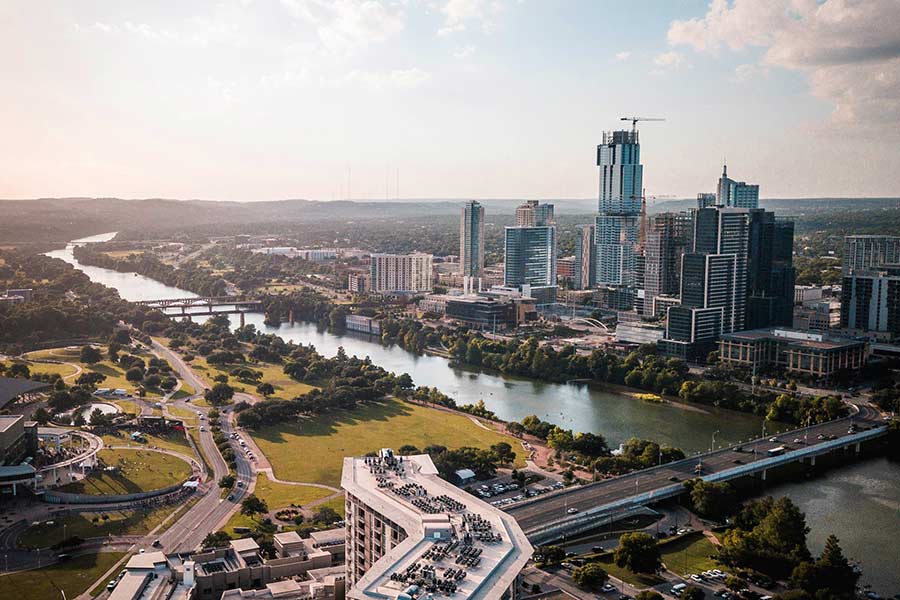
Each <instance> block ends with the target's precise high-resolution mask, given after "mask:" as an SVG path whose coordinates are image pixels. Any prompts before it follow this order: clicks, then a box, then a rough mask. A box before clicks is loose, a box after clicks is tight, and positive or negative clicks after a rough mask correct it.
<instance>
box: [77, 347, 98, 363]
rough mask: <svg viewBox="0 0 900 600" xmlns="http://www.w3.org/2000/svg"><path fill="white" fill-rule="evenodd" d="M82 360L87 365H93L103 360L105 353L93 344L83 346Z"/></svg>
mask: <svg viewBox="0 0 900 600" xmlns="http://www.w3.org/2000/svg"><path fill="white" fill-rule="evenodd" d="M80 360H81V362H83V363H84V364H86V365H93V364H97V363H98V362H100V361H101V360H103V355H102V354H100V350H98V349H97V348H94V347H93V346H82V347H81V357H80Z"/></svg>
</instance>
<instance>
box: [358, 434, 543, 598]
mask: <svg viewBox="0 0 900 600" xmlns="http://www.w3.org/2000/svg"><path fill="white" fill-rule="evenodd" d="M341 487H343V488H344V490H345V491H346V511H345V515H346V569H347V570H346V580H345V581H346V585H347V597H348V598H351V599H356V600H365V599H369V598H385V599H390V600H399V599H402V598H410V597H411V596H410V594H409V593H408V592H407V590H408V589H409V588H410V585H411V584H412V583H413V581H412V580H411V579H410V576H409V573H410V572H411V571H410V570H411V569H415V567H414V565H430V564H432V563H436V565H437V567H438V568H435V569H424V570H423V569H421V568H419V569H418V570H417V573H416V577H417V578H421V579H423V580H424V582H423V584H422V585H419V586H417V587H416V591H421V592H422V593H423V594H425V595H424V596H420V597H426V596H427V595H433V596H434V597H435V598H445V597H449V598H465V599H466V600H501V599H508V600H515V599H516V598H517V597H518V591H519V590H518V588H519V574H520V572H521V570H522V568H523V567H524V566H525V564H526V563H527V562H528V560H529V559H530V558H531V555H532V552H533V549H532V547H531V544H529V542H528V539H527V538H526V537H525V534H524V533H523V532H522V529H521V527H519V524H518V523H517V522H516V520H515V519H514V518H513V517H511V516H510V515H508V514H507V513H505V512H503V511H502V510H500V509H499V508H496V507H493V506H491V505H490V504H487V503H486V502H484V501H482V500H480V499H478V498H476V497H475V496H474V495H472V494H469V493H468V492H465V491H463V490H461V489H460V488H458V487H456V486H454V485H452V484H450V483H448V482H446V481H444V480H443V479H441V478H440V477H439V476H438V471H437V469H436V468H435V466H434V463H433V462H432V460H431V457H429V456H428V455H427V454H422V455H416V456H402V457H401V456H395V455H394V453H393V451H391V450H390V449H382V450H381V451H380V452H379V454H378V456H375V457H359V458H345V459H344V468H343V473H342V475H341ZM448 568H451V569H454V571H458V573H459V574H458V575H457V576H454V577H447V576H446V569H448ZM423 587H424V588H425V589H422V588H423Z"/></svg>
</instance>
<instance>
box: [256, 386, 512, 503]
mask: <svg viewBox="0 0 900 600" xmlns="http://www.w3.org/2000/svg"><path fill="white" fill-rule="evenodd" d="M253 438H254V440H256V443H257V444H259V447H260V449H261V450H262V451H263V453H264V454H265V455H266V457H267V458H268V459H269V461H270V462H271V463H272V466H273V468H274V469H275V474H276V475H277V476H278V477H279V478H280V479H287V480H290V481H300V482H311V483H324V484H327V485H332V486H335V487H337V486H338V485H339V484H340V479H341V467H342V464H343V460H344V457H345V456H361V455H363V454H366V453H367V452H372V451H374V450H378V449H379V448H385V447H391V448H399V447H400V446H402V445H404V444H413V445H415V446H416V447H418V448H420V449H421V448H424V447H425V446H427V445H429V444H441V445H444V446H447V447H448V448H459V447H461V446H475V447H479V448H488V447H490V446H491V445H492V444H496V443H497V442H501V441H505V442H509V443H510V444H511V445H512V446H513V449H514V450H515V452H516V455H517V460H516V463H517V466H519V467H521V466H524V464H525V456H524V452H523V450H522V449H521V446H520V445H519V443H518V442H517V441H516V440H515V439H514V438H511V437H509V436H506V435H503V434H500V433H496V432H494V431H487V430H485V429H482V428H481V427H479V426H477V425H475V424H474V423H473V422H472V421H471V420H470V419H469V418H468V417H466V416H463V415H457V414H451V413H447V412H443V411H439V410H435V409H431V408H427V407H424V406H418V405H414V404H407V403H404V402H400V401H397V400H389V401H385V402H383V403H380V404H367V405H364V406H361V407H359V408H357V409H356V410H354V411H352V412H345V413H340V414H332V415H326V416H321V417H316V418H313V419H303V420H300V421H298V422H294V423H288V424H284V425H278V426H274V427H266V428H264V429H262V430H260V431H259V432H255V433H254V434H253Z"/></svg>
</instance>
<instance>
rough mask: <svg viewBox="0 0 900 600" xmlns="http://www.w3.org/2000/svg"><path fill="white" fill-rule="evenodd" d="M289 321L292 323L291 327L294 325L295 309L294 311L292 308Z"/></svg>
mask: <svg viewBox="0 0 900 600" xmlns="http://www.w3.org/2000/svg"><path fill="white" fill-rule="evenodd" d="M288 320H289V321H290V322H291V325H293V324H294V309H293V308H292V309H291V311H290V312H289V313H288Z"/></svg>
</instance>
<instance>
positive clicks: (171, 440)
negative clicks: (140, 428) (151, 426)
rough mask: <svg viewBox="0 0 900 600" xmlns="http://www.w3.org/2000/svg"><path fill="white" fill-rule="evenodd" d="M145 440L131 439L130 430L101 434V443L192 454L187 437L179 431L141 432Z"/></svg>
mask: <svg viewBox="0 0 900 600" xmlns="http://www.w3.org/2000/svg"><path fill="white" fill-rule="evenodd" d="M141 436H143V437H144V438H145V439H146V440H147V442H146V443H141V442H136V441H134V440H132V439H131V432H130V431H128V430H119V431H117V432H116V433H107V434H106V435H104V436H102V438H103V443H104V444H106V445H113V446H128V447H130V448H149V447H151V446H154V447H156V448H162V449H164V450H172V451H174V452H180V453H182V454H186V455H188V456H191V455H193V450H192V449H191V446H190V444H188V441H187V438H186V437H185V436H184V433H183V432H181V431H171V432H169V433H168V434H166V435H153V434H151V433H143V432H142V433H141Z"/></svg>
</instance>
